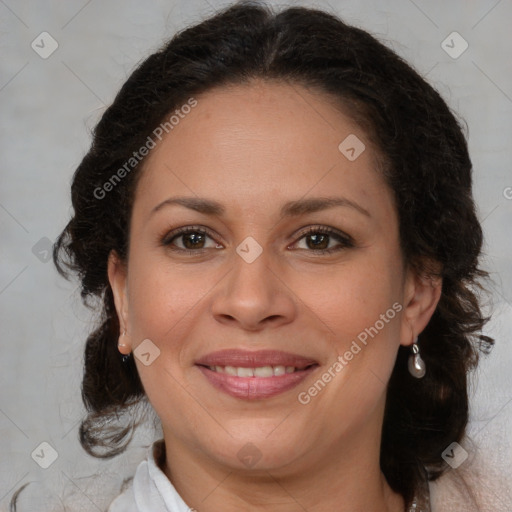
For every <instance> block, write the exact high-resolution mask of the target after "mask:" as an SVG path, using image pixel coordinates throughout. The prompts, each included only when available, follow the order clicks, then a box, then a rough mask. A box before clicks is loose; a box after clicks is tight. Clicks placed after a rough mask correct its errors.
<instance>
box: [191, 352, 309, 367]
mask: <svg viewBox="0 0 512 512" xmlns="http://www.w3.org/2000/svg"><path fill="white" fill-rule="evenodd" d="M196 364H197V365H200V366H236V367H242V368H257V367H259V366H295V367H296V368H298V369H299V370H302V369H304V368H306V367H307V366H310V365H312V364H318V361H315V360H314V359H310V358H307V357H303V356H300V355H298V354H292V353H290V352H282V351H280V350H257V351H251V350H239V349H225V350H219V351H217V352H211V353H210V354H207V355H206V356H204V357H201V358H200V359H198V360H197V361H196Z"/></svg>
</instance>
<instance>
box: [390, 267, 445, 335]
mask: <svg viewBox="0 0 512 512" xmlns="http://www.w3.org/2000/svg"><path fill="white" fill-rule="evenodd" d="M442 284H443V281H442V278H441V277H426V276H420V275H418V274H417V272H415V271H413V270H412V269H409V270H408V271H407V275H406V279H405V284H404V313H403V315H402V326H401V337H400V343H401V345H411V344H412V343H413V341H414V338H415V337H416V336H418V335H419V334H420V333H421V332H422V331H423V329H425V327H426V326H427V324H428V322H429V321H430V319H431V318H432V315H433V314H434V311H435V310H436V307H437V304H438V302H439V299H440V298H441V291H442Z"/></svg>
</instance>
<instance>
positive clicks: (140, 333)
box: [109, 82, 436, 471]
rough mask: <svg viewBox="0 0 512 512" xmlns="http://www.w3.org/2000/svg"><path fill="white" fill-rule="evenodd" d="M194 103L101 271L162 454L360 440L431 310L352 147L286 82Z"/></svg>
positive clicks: (247, 456)
mask: <svg viewBox="0 0 512 512" xmlns="http://www.w3.org/2000/svg"><path fill="white" fill-rule="evenodd" d="M196 100H197V106H195V107H194V108H193V109H191V111H190V113H188V114H186V115H183V118H181V119H180V121H179V123H178V124H176V125H175V126H174V128H173V129H172V131H170V132H169V133H168V134H167V135H166V136H165V137H164V138H163V139H162V141H161V142H160V143H159V144H158V145H157V147H156V148H155V149H153V150H152V151H151V153H150V155H149V156H148V158H147V160H146V163H145V169H144V172H143V175H142V176H141V180H140V182H139V184H138V187H137V190H136V195H135V200H134V205H133V212H132V219H131V226H130V246H129V258H128V263H127V266H126V267H125V266H124V265H123V264H121V263H120V262H119V261H117V260H116V258H115V257H112V258H111V260H110V262H109V277H110V281H111V284H112V287H113V290H114V294H115V299H116V307H117V310H118V314H119V315H120V317H121V322H122V324H123V325H124V326H125V327H126V330H127V339H128V340H129V342H130V344H131V349H132V350H135V356H136V357H135V361H136V365H137V369H138V372H139V374H140V378H141V380H142V383H143V386H144V389H145V391H146V393H147V395H148V398H149V400H150V402H151V404H152V405H153V407H154V409H155V411H156V413H157V414H158V416H159V417H160V419H161V421H162V425H163V431H164V437H165V440H166V444H167V446H168V449H170V450H174V451H175V452H176V453H178V452H181V453H184V452H188V453H189V454H194V457H199V458H204V459H205V460H206V459H208V460H210V461H214V462H215V463H219V464H221V465H224V466H226V465H227V466H229V467H231V468H239V469H243V468H248V467H252V466H253V465H254V467H257V468H258V469H273V470H275V471H279V470H280V469H283V468H285V466H286V465H288V464H291V463H293V466H290V467H293V468H294V470H298V469H300V468H301V467H302V465H303V466H304V467H309V468H311V467H312V464H314V463H315V462H316V463H319V461H323V462H325V461H326V460H327V459H328V458H329V457H332V456H335V455H336V456H339V454H340V451H345V453H347V452H348V451H350V450H353V451H354V450H358V449H360V448H361V446H362V445H363V444H364V443H367V442H368V439H369V438H371V442H372V443H377V444H378V436H379V435H380V428H381V424H382V413H383V406H384V400H385V391H386V384H387V382H388V379H389V377H390V374H391V371H392V369H393V365H394V361H395V357H396V353H397V350H398V347H399V345H400V344H404V345H407V344H410V343H411V342H412V339H413V335H414V334H418V333H419V332H420V331H421V330H422V329H423V328H424V326H425V325H426V323H427V321H428V318H430V315H431V313H432V311H433V307H435V302H436V300H435V296H434V295H435V292H434V291H432V292H429V291H428V290H429V289H430V288H431V287H430V288H429V286H428V285H426V284H425V283H423V282H422V281H419V280H418V279H416V278H415V277H414V276H413V275H412V274H410V273H408V272H406V271H405V270H404V264H403V259H402V256H401V252H400V245H399V233H398V219H397V213H396V209H395V206H394V202H393V197H392V193H391V192H390V190H389V189H388V187H387V185H386V184H385V182H384V180H383V178H382V177H381V176H380V174H379V173H378V172H377V170H376V167H375V156H376V155H375V152H374V150H373V149H372V147H371V145H370V142H369V140H368V139H367V137H366V135H365V133H363V132H362V130H361V129H360V128H359V127H358V126H357V125H356V124H355V123H354V122H352V121H351V120H350V118H348V117H346V116H344V115H342V114H341V113H340V111H339V110H336V109H335V108H334V107H333V104H332V102H329V99H328V98H326V97H324V96H322V95H320V94H318V93H316V94H314V93H312V92H309V91H308V90H307V89H305V88H302V87H300V86H298V85H295V86H293V87H292V86H290V85H286V84H282V83H268V82H254V83H252V84H251V85H240V86H236V87H235V86H233V87H230V88H219V89H215V90H212V91H210V92H208V93H206V94H204V95H201V96H198V97H196ZM187 110H188V109H187ZM347 137H348V139H347ZM343 141H345V142H343ZM340 143H342V144H341V148H340V147H339V146H340ZM362 144H364V145H365V149H364V150H363V146H362ZM327 200H329V201H330V202H328V201H327ZM182 228H187V229H188V230H189V231H188V233H185V234H183V233H181V234H179V233H178V232H177V230H179V229H182ZM422 283H423V284H422ZM432 290H433V288H432ZM124 341H125V342H126V338H125V339H124ZM141 343H142V345H141ZM223 351H225V352H223ZM209 367H212V368H209ZM226 367H227V368H226ZM254 368H257V369H256V370H255V369H254Z"/></svg>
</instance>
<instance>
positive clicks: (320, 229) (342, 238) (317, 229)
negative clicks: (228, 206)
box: [161, 226, 355, 255]
mask: <svg viewBox="0 0 512 512" xmlns="http://www.w3.org/2000/svg"><path fill="white" fill-rule="evenodd" d="M187 233H198V234H201V235H207V236H209V237H210V238H212V239H214V236H213V234H212V233H211V232H210V231H209V230H208V229H206V228H203V227H200V226H186V227H183V228H178V229H176V230H174V231H171V232H170V233H167V234H166V235H165V236H164V237H163V238H162V240H161V245H163V246H164V247H168V248H169V249H170V250H172V251H175V252H180V253H182V254H183V253H184V254H190V255H192V254H195V255H197V254H201V253H202V252H204V251H206V250H208V249H204V248H202V249H182V248H181V247H172V242H173V241H174V240H175V239H176V238H179V237H180V236H183V235H185V234H187ZM311 234H319V235H328V236H329V237H332V238H334V239H336V240H337V241H338V242H339V243H340V246H339V247H336V248H332V247H331V248H330V249H317V250H314V249H301V250H306V251H308V252H313V253H316V254H317V255H322V254H331V253H334V252H337V251H341V250H343V249H347V248H351V247H354V245H355V244H354V240H353V239H352V237H350V236H348V235H346V234H344V233H342V232H341V231H338V230H335V229H333V228H330V227H328V226H310V227H309V228H308V229H307V230H306V231H304V232H302V233H300V234H299V238H298V239H297V242H298V241H300V240H302V239H303V238H305V237H307V236H308V235H311ZM295 243H296V242H295Z"/></svg>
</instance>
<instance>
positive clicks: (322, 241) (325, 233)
mask: <svg viewBox="0 0 512 512" xmlns="http://www.w3.org/2000/svg"><path fill="white" fill-rule="evenodd" d="M302 240H304V242H305V246H306V247H297V248H298V249H304V250H309V252H313V253H318V254H326V253H332V252H336V251H340V250H342V249H347V248H350V247H354V241H353V239H352V238H351V237H350V236H348V235H345V234H344V233H342V232H340V231H337V230H334V229H332V228H329V227H311V228H309V229H308V231H306V232H305V233H303V234H302V235H301V236H300V238H299V240H298V241H297V242H296V244H298V243H299V242H301V241H302ZM333 243H334V245H332V244H333Z"/></svg>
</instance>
